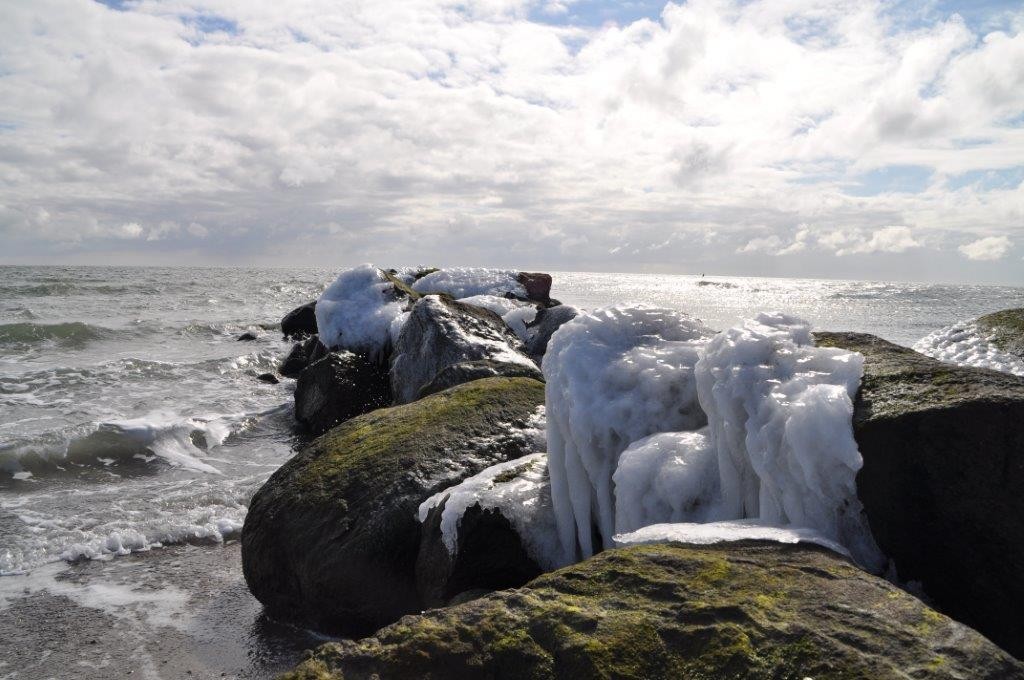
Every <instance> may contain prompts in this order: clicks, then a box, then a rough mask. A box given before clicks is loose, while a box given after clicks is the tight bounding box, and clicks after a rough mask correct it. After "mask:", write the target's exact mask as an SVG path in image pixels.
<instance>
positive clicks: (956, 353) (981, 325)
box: [914, 310, 1024, 376]
mask: <svg viewBox="0 0 1024 680" xmlns="http://www.w3.org/2000/svg"><path fill="white" fill-rule="evenodd" d="M1022 311H1024V310H1007V311H1006V312H997V313H996V314H990V315H987V316H983V317H981V318H980V319H976V320H973V321H964V322H961V323H955V324H953V325H951V326H947V327H945V328H941V329H939V330H937V331H935V332H933V333H929V334H928V335H926V336H925V337H923V338H921V339H920V340H918V341H917V342H916V343H915V344H914V349H915V350H917V351H918V352H920V353H921V354H925V355H927V356H930V357H933V358H935V359H938V360H939V361H945V362H947V363H951V364H957V365H959V366H973V367H975V368H991V369H993V370H996V371H1002V372H1004V373H1012V374H1013V375H1019V376H1024V331H1022V330H1018V331H1017V332H1018V334H1019V337H1018V338H1017V343H1018V344H1020V347H1019V348H1018V345H1015V344H1013V342H1012V338H1011V337H1009V335H1010V334H1009V333H1008V332H1007V331H1006V330H1004V328H1005V326H1003V325H1000V324H998V323H996V322H995V321H996V320H998V319H999V318H1001V317H1008V318H1012V317H1011V314H1012V313H1013V312H1018V313H1020V312H1022ZM1022 316H1024V314H1022ZM1018 323H1019V324H1021V325H1022V326H1024V321H1021V320H1018ZM1015 348H1018V349H1019V352H1018V353H1014V351H1013V349H1015Z"/></svg>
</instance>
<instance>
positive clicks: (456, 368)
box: [416, 359, 541, 399]
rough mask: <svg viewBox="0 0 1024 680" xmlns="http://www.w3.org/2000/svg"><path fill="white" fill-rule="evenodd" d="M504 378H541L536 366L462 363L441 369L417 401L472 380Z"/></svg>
mask: <svg viewBox="0 0 1024 680" xmlns="http://www.w3.org/2000/svg"><path fill="white" fill-rule="evenodd" d="M497 376H504V377H506V378H533V379H535V380H538V379H540V378H541V373H540V371H538V370H537V367H536V366H531V365H526V364H510V363H507V362H500V361H493V360H491V359H478V360H476V361H464V362H462V363H460V364H452V365H451V366H445V367H444V368H442V369H441V370H440V371H439V372H438V373H437V375H435V376H434V379H433V380H431V381H430V382H429V383H427V384H426V385H424V386H423V387H421V388H420V391H419V393H418V395H417V397H416V398H417V399H422V398H423V397H426V396H429V395H431V394H436V393H437V392H440V391H442V390H446V389H448V388H449V387H454V386H456V385H461V384H463V383H467V382H470V381H472V380H479V379H481V378H493V377H497Z"/></svg>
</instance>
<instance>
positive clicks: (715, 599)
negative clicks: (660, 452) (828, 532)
mask: <svg viewBox="0 0 1024 680" xmlns="http://www.w3.org/2000/svg"><path fill="white" fill-rule="evenodd" d="M285 677H286V678H290V679H291V680H304V679H311V678H316V679H318V680H324V679H326V678H344V679H345V680H364V679H369V678H379V679H380V680H388V679H393V678H425V679H433V680H440V679H442V678H444V679H445V680H457V679H462V678H465V679H469V678H474V679H475V678H482V679H498V678H502V679H504V678H508V679H509V680H511V679H513V678H515V679H520V678H531V679H541V678H566V679H569V678H572V679H576V678H636V679H638V680H639V679H660V678H665V679H668V678H690V679H701V680H712V679H717V678H729V679H736V680H741V679H742V680H747V679H749V680H755V679H756V680H761V679H763V678H785V679H793V680H800V679H802V678H815V679H818V680H824V679H826V678H844V679H860V678H862V679H864V680H867V679H871V680H877V679H882V678H903V679H905V678H972V679H978V680H981V679H986V680H996V679H997V678H998V679H1000V680H1016V679H1020V678H1024V666H1022V665H1021V664H1020V663H1019V662H1017V661H1015V660H1014V659H1012V658H1011V657H1010V656H1009V655H1007V654H1006V653H1005V652H1002V651H1001V650H999V649H998V648H996V647H995V645H993V644H992V643H991V642H989V641H988V640H986V639H985V638H983V637H982V636H981V635H978V634H977V633H975V632H974V631H972V630H970V629H968V628H965V627H964V626H963V625H961V624H958V623H956V622H954V621H952V620H950V619H948V618H946V617H945V616H943V615H941V614H939V613H937V612H935V611H933V610H931V609H929V608H928V607H927V606H925V605H924V604H922V603H921V602H920V601H919V600H917V599H916V598H914V597H912V596H911V595H908V594H907V593H905V592H903V591H901V590H899V589H897V588H896V587H894V586H893V585H891V584H890V583H888V582H887V581H884V580H882V579H879V578H876V577H873V576H871V575H869V574H867V573H865V572H863V571H861V570H859V569H857V568H856V567H854V566H853V565H852V564H851V563H850V562H848V561H846V560H845V559H844V558H842V557H839V556H838V555H836V554H835V553H831V552H828V551H826V550H825V549H823V548H819V547H816V546H805V545H780V544H768V543H757V542H740V543H732V544H725V545H718V546H701V547H696V546H685V545H681V544H661V545H648V546H639V547H634V548H624V549H618V550H608V551H605V552H604V553H601V554H599V555H597V556H596V557H593V558H591V559H589V560H587V561H584V562H581V563H579V564H576V565H573V566H571V567H568V568H566V569H562V570H560V571H556V572H552V573H550V574H546V575H544V576H541V577H540V578H538V579H536V580H534V581H532V582H531V583H530V584H528V585H527V586H525V587H523V588H520V589H518V590H510V591H503V592H499V593H494V594H491V595H488V596H486V597H484V598H482V599H478V600H475V601H472V602H468V603H466V604H460V605H458V606H456V607H450V608H447V609H436V610H431V611H427V612H425V613H424V614H422V615H420V616H410V617H406V618H404V619H402V620H401V621H399V622H398V623H396V624H394V625H392V626H389V627H387V628H385V629H383V630H380V631H378V632H377V633H376V634H375V636H374V637H372V638H367V639H364V640H360V641H342V642H336V643H328V644H326V645H323V646H322V647H320V649H319V650H317V651H316V652H315V653H314V655H313V656H312V657H311V658H310V659H309V660H307V661H306V662H304V663H303V664H302V665H300V666H299V668H298V669H296V671H294V672H293V673H291V674H289V675H286V676H285Z"/></svg>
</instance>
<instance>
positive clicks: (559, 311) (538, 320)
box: [526, 305, 580, 357]
mask: <svg viewBox="0 0 1024 680" xmlns="http://www.w3.org/2000/svg"><path fill="white" fill-rule="evenodd" d="M579 313H580V310H578V309H576V308H575V307H571V306H569V305H558V306H557V307H546V308H544V309H541V310H540V311H538V312H537V316H536V317H535V318H534V320H533V322H532V323H530V324H528V325H527V328H529V329H530V330H532V331H533V335H532V336H531V337H530V341H529V342H528V343H526V353H527V354H529V355H530V356H532V357H539V356H544V353H545V352H547V351H548V341H549V340H551V336H552V335H554V333H555V331H557V330H558V329H559V328H561V327H562V324H564V323H566V322H567V321H572V320H573V319H575V318H576V316H577V315H579Z"/></svg>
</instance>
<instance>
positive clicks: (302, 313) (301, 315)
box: [281, 300, 316, 338]
mask: <svg viewBox="0 0 1024 680" xmlns="http://www.w3.org/2000/svg"><path fill="white" fill-rule="evenodd" d="M281 332H282V333H284V336H285V337H286V338H303V337H306V336H307V335H316V300H313V301H311V302H307V303H306V304H304V305H302V306H301V307H296V308H295V309H293V310H292V311H290V312H288V313H287V314H285V315H284V318H283V319H281Z"/></svg>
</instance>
